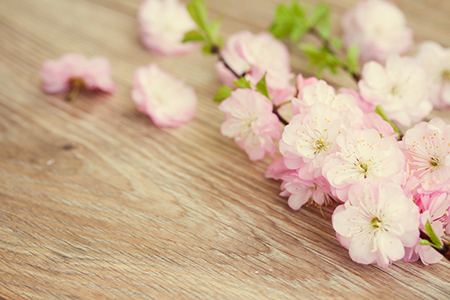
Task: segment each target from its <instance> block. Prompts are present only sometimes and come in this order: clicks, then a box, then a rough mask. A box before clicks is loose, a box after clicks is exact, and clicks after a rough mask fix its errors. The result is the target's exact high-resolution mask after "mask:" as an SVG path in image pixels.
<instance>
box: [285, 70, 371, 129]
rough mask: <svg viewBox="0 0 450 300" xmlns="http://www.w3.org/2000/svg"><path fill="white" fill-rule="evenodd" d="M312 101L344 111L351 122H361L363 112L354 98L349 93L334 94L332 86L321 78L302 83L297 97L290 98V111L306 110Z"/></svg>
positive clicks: (296, 112) (294, 112)
mask: <svg viewBox="0 0 450 300" xmlns="http://www.w3.org/2000/svg"><path fill="white" fill-rule="evenodd" d="M314 103H323V104H326V105H327V106H329V107H330V108H332V109H334V110H336V111H339V112H342V113H345V114H346V115H347V116H348V118H349V119H351V120H352V122H362V117H363V112H362V110H361V109H360V108H359V107H358V105H357V102H356V98H355V97H354V96H353V95H352V94H350V93H343V94H336V92H335V90H334V88H333V87H332V86H330V85H328V84H327V83H326V82H325V81H323V80H318V81H315V80H314V79H309V80H308V82H307V84H303V86H302V88H301V89H300V90H299V93H298V95H297V98H292V113H293V114H294V115H295V114H298V113H300V112H302V111H306V110H307V108H308V107H310V106H311V105H313V104H314Z"/></svg>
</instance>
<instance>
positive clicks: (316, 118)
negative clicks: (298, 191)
mask: <svg viewBox="0 0 450 300" xmlns="http://www.w3.org/2000/svg"><path fill="white" fill-rule="evenodd" d="M344 122H345V119H344V118H343V115H342V114H340V113H338V112H337V111H335V110H333V109H332V108H330V107H329V106H327V105H325V104H323V103H315V104H313V105H312V106H311V107H310V109H308V110H307V111H305V112H304V113H303V114H297V115H295V116H294V117H293V118H292V120H291V121H290V122H289V124H288V125H287V126H286V127H285V128H284V131H283V135H282V139H281V140H280V152H281V154H282V155H283V156H284V159H285V164H286V166H287V167H288V168H290V169H299V168H300V171H301V177H302V178H303V179H306V180H312V179H314V178H316V177H321V176H322V165H323V161H324V159H325V157H326V156H328V155H330V153H332V152H334V150H335V145H336V143H335V141H336V138H337V137H338V136H339V135H340V134H341V133H342V132H344V131H345V127H344Z"/></svg>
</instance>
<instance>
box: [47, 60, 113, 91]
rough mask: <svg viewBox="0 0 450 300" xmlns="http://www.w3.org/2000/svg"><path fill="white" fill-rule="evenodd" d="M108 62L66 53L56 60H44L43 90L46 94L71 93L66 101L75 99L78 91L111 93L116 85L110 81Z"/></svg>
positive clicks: (110, 73) (110, 74)
mask: <svg viewBox="0 0 450 300" xmlns="http://www.w3.org/2000/svg"><path fill="white" fill-rule="evenodd" d="M111 77H112V69H111V67H110V64H109V61H108V60H107V59H106V58H105V57H102V56H96V57H93V58H91V59H88V58H86V57H85V56H83V55H81V54H77V53H67V54H64V55H62V56H61V57H59V58H58V59H57V60H46V61H45V62H44V66H43V68H42V70H41V78H42V81H43V90H44V92H46V93H50V94H55V93H64V92H69V91H71V94H69V96H68V98H67V99H68V100H72V99H73V98H74V97H76V94H77V93H78V91H79V89H81V88H85V89H87V90H90V91H94V90H99V91H102V92H107V93H112V92H114V91H115V89H116V85H115V84H114V82H113V81H112V78H111Z"/></svg>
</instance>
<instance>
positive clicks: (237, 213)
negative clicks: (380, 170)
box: [0, 0, 450, 299]
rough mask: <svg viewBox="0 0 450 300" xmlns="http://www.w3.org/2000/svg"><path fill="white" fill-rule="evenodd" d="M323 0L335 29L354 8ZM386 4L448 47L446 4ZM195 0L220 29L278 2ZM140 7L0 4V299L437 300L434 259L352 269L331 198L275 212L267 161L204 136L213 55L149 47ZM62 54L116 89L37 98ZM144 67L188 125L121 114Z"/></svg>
mask: <svg viewBox="0 0 450 300" xmlns="http://www.w3.org/2000/svg"><path fill="white" fill-rule="evenodd" d="M305 2H307V3H308V4H312V3H316V1H305ZM325 2H327V3H329V4H330V5H331V6H332V8H333V10H334V13H333V20H334V22H335V23H338V19H339V16H340V15H341V14H342V12H343V11H344V10H345V9H347V8H348V7H350V6H351V5H354V3H356V1H353V0H343V1H339V2H338V1H331V0H328V1H325ZM394 2H396V3H397V4H398V5H399V6H400V7H401V8H402V9H403V10H404V11H405V14H406V16H407V19H408V22H409V24H410V25H411V27H413V28H414V30H415V31H416V40H417V41H422V40H425V39H432V40H436V41H438V42H440V43H441V44H443V45H446V46H449V45H450V44H449V41H448V33H449V29H450V20H449V19H448V17H447V16H448V14H449V13H450V5H449V2H448V1H436V0H414V1H412V0H410V1H406V0H397V1H394ZM207 3H208V6H209V7H210V9H211V12H212V14H213V15H214V16H221V17H222V18H223V22H224V28H223V31H224V34H225V35H226V36H228V35H230V34H232V33H233V32H236V31H239V30H250V31H252V32H259V31H262V30H264V29H265V28H267V27H268V26H269V24H270V22H271V20H272V16H273V11H274V8H275V6H276V4H277V3H279V1H275V0H264V1H260V0H259V1H258V0H248V1H237V0H229V1H226V2H223V1H217V0H208V1H207ZM224 3H226V5H225V4H224ZM139 4H140V1H139V0H132V1H125V0H110V1H106V0H80V1H70V0H59V1H52V0H40V1H33V0H3V1H0V40H1V41H2V46H1V47H0V143H1V147H0V262H1V263H0V299H1V297H3V298H5V299H124V298H131V299H195V298H201V299H297V298H307V299H311V298H336V299H348V298H349V297H350V296H351V297H352V298H353V297H356V298H360V299H369V298H370V299H372V298H373V297H374V296H376V297H378V298H394V297H395V298H403V299H405V298H408V299H414V298H416V299H420V298H431V299H446V298H448V295H449V291H450V283H449V281H448V278H449V276H450V264H449V263H448V262H442V263H439V264H437V265H432V266H427V267H425V266H423V265H421V264H420V263H413V264H406V263H403V262H398V263H395V264H394V265H393V266H391V267H390V268H389V269H387V270H383V269H380V268H378V267H376V266H362V265H357V264H355V263H353V262H352V261H351V260H350V258H349V256H348V252H347V251H346V250H345V249H343V248H342V247H341V246H340V244H339V243H338V241H337V240H336V239H335V237H334V232H333V229H332V228H331V225H330V217H331V213H332V208H331V207H328V208H325V209H324V211H323V213H324V216H325V218H324V217H323V216H322V214H321V212H320V211H319V210H317V209H316V208H314V207H307V208H305V209H302V210H301V211H299V212H294V211H292V210H290V209H289V208H288V207H287V205H286V200H285V199H283V198H281V197H279V196H278V193H279V184H278V183H277V182H274V181H270V180H266V179H264V176H263V174H264V171H265V169H266V167H267V165H268V163H269V162H270V160H269V159H266V160H264V161H262V162H257V163H254V162H250V161H249V160H248V158H247V157H246V155H245V154H244V153H243V152H242V151H241V150H239V149H238V148H237V147H236V145H235V144H234V142H233V141H232V140H229V139H227V138H225V137H223V136H221V135H220V134H219V128H220V124H221V122H222V121H223V119H224V117H223V115H222V114H221V113H220V112H219V111H218V110H217V105H216V104H215V103H213V102H212V101H211V98H212V97H213V95H214V93H215V91H216V90H217V88H218V87H219V86H220V82H219V80H218V79H217V76H216V75H215V73H214V67H213V63H214V58H213V57H204V56H202V55H201V54H200V53H192V54H189V55H188V56H185V57H181V58H179V57H177V58H173V57H161V56H157V55H153V54H150V53H148V52H147V51H146V50H145V49H144V48H143V47H142V46H141V45H140V43H139V36H138V31H137V28H136V19H135V15H136V12H137V9H138V6H139ZM336 32H339V29H336ZM65 52H80V53H82V54H85V55H87V56H93V55H105V56H107V57H108V58H109V59H110V61H111V63H112V65H113V67H114V70H115V74H114V80H115V81H116V82H117V84H118V87H119V88H118V91H117V93H116V94H114V95H111V96H109V95H103V94H94V95H88V94H86V93H84V94H82V95H81V96H80V97H79V99H78V100H77V101H75V102H74V103H66V102H65V101H63V96H61V95H45V94H43V93H42V91H41V87H40V85H41V81H40V78H39V70H40V68H41V67H42V62H43V61H44V60H45V59H54V58H56V57H58V56H59V55H61V54H62V53H65ZM293 53H294V58H293V68H294V70H295V71H296V72H304V73H306V74H308V72H310V71H309V70H308V69H307V66H306V61H305V59H304V58H302V57H300V56H299V53H298V51H296V50H295V49H293ZM150 62H157V63H158V64H159V65H160V66H161V68H163V69H165V70H167V71H169V72H172V73H173V74H175V75H176V76H179V77H181V78H185V80H186V82H187V83H188V84H190V85H193V86H194V87H195V89H196V92H197V95H198V97H199V107H198V113H197V115H196V118H195V120H194V121H192V122H190V123H189V124H187V125H185V126H183V127H181V128H178V129H159V128H156V127H155V126H154V125H153V124H152V123H151V121H150V120H149V119H148V118H147V117H146V116H143V115H142V114H139V113H138V112H137V111H136V108H135V106H134V104H133V102H132V101H131V98H130V90H131V88H132V76H133V72H134V69H135V68H136V67H137V66H140V65H146V64H149V63H150ZM326 79H327V80H329V81H330V82H331V83H333V84H334V85H336V86H338V85H347V84H351V81H350V79H349V78H336V77H331V76H330V75H327V77H326ZM437 114H440V115H441V116H444V117H447V116H448V112H447V111H441V112H437ZM447 120H448V119H447Z"/></svg>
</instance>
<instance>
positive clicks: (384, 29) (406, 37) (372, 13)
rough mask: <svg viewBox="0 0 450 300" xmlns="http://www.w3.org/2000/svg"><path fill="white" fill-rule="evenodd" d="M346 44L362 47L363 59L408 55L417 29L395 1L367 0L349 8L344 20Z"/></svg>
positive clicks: (381, 58) (382, 59)
mask: <svg viewBox="0 0 450 300" xmlns="http://www.w3.org/2000/svg"><path fill="white" fill-rule="evenodd" d="M341 25H342V29H343V31H344V33H343V39H344V43H345V45H346V47H347V48H348V47H350V46H352V45H357V46H359V47H360V58H361V60H363V61H368V60H372V59H373V60H377V61H381V62H383V61H385V60H386V59H387V58H388V56H389V55H391V54H404V53H406V52H407V51H408V50H409V48H410V47H411V46H412V44H413V32H412V30H411V29H410V28H408V27H406V20H405V16H404V15H403V13H402V11H401V10H400V9H399V8H398V7H397V6H395V5H394V4H392V3H390V2H387V1H383V0H365V1H361V2H359V3H358V4H357V5H356V6H355V7H353V8H352V9H350V10H349V11H347V12H346V13H345V14H344V15H343V17H342V20H341Z"/></svg>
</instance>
